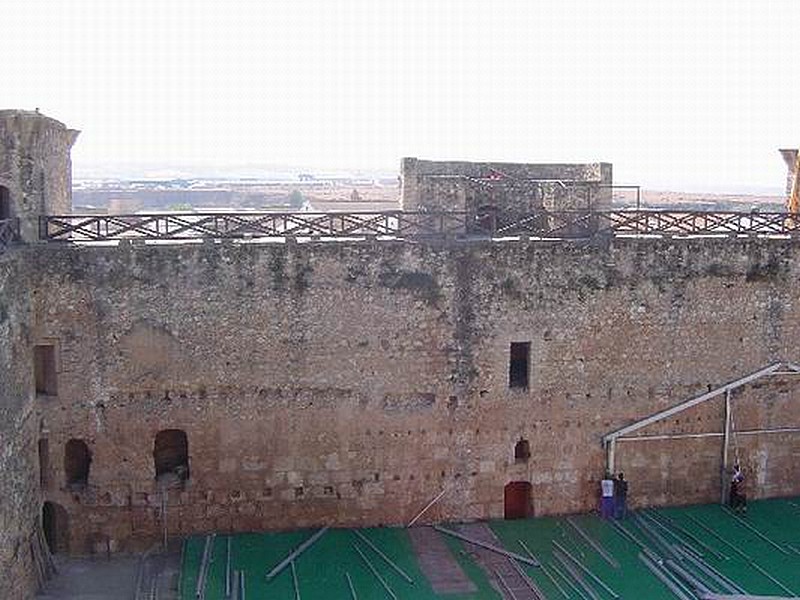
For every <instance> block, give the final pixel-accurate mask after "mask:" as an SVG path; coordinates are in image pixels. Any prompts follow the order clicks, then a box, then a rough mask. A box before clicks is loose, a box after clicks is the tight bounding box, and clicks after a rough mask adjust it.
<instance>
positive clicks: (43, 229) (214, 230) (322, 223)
mask: <svg viewBox="0 0 800 600" xmlns="http://www.w3.org/2000/svg"><path fill="white" fill-rule="evenodd" d="M17 233H18V226H17ZM39 234H40V238H41V239H42V240H46V241H52V242H57V241H72V242H105V241H114V240H136V239H144V240H197V239H201V238H215V239H248V238H365V237H367V238H372V237H376V238H382V237H383V238H385V237H390V238H402V239H417V238H423V239H424V238H454V237H458V238H486V237H489V238H503V237H518V236H528V237H530V238H540V239H548V240H549V239H555V240H559V239H581V238H591V237H595V236H617V237H631V236H634V237H697V236H703V237H726V236H743V235H744V236H791V237H798V236H800V218H798V217H797V216H796V215H790V214H788V213H778V212H733V211H724V212H709V211H680V212H677V211H669V210H647V209H641V210H602V211H588V210H584V211H579V210H578V211H547V210H539V211H535V212H531V213H526V214H521V215H520V214H516V215H515V214H507V213H498V212H492V213H484V214H472V213H467V212H461V211H454V212H439V213H434V212H403V211H383V212H331V213H304V212H292V213H241V212H238V213H237V212H231V213H161V214H138V215H57V216H43V217H41V218H40V223H39Z"/></svg>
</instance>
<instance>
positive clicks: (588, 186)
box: [400, 158, 613, 216]
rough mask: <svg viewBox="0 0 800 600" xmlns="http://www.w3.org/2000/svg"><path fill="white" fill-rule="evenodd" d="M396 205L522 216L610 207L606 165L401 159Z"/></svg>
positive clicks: (610, 180)
mask: <svg viewBox="0 0 800 600" xmlns="http://www.w3.org/2000/svg"><path fill="white" fill-rule="evenodd" d="M400 170H401V192H400V195H401V206H402V207H403V210H407V211H417V210H422V211H432V212H438V211H464V210H465V211H467V212H470V213H472V214H475V213H481V212H483V211H484V210H486V208H487V207H494V208H495V209H497V210H500V211H502V212H503V213H505V214H506V215H517V216H522V215H525V214H527V213H529V212H532V211H535V210H541V209H547V210H558V211H560V210H586V209H588V208H593V209H602V208H609V207H610V206H611V185H612V183H613V174H612V166H611V164H610V163H585V164H575V163H571V164H570V163H567V164H529V163H497V162H466V161H431V160H420V159H418V158H404V159H403V161H402V164H401V166H400Z"/></svg>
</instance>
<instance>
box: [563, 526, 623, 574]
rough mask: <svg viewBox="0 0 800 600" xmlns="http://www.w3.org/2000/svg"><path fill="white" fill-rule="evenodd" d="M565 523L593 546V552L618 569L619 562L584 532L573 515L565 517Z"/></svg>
mask: <svg viewBox="0 0 800 600" xmlns="http://www.w3.org/2000/svg"><path fill="white" fill-rule="evenodd" d="M567 523H569V525H570V526H571V527H572V528H573V529H574V530H575V531H576V532H577V534H578V535H579V536H581V537H582V538H583V539H584V541H585V542H586V543H587V544H589V545H590V546H591V547H592V548H594V550H595V552H597V553H598V554H599V555H600V556H602V557H603V560H605V561H606V562H607V563H608V564H609V565H611V566H612V567H614V568H615V569H619V563H618V562H617V561H616V559H615V558H614V557H613V556H611V554H610V553H609V552H608V551H606V549H605V548H603V546H601V545H600V543H599V542H597V541H595V540H594V539H593V538H592V537H591V536H590V535H589V534H588V533H586V531H585V530H584V529H583V528H582V527H581V526H580V525H579V524H578V523H577V522H576V521H575V519H574V518H573V517H567Z"/></svg>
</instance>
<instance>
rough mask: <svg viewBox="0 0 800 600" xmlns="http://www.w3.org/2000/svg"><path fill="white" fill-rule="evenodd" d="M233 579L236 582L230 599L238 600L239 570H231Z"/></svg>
mask: <svg viewBox="0 0 800 600" xmlns="http://www.w3.org/2000/svg"><path fill="white" fill-rule="evenodd" d="M233 580H234V581H235V582H236V583H235V584H234V586H233V590H232V594H231V600H239V571H234V572H233Z"/></svg>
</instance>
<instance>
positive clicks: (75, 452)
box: [64, 439, 92, 488]
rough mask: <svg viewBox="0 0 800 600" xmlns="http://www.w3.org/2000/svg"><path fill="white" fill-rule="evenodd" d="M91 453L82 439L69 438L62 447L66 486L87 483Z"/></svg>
mask: <svg viewBox="0 0 800 600" xmlns="http://www.w3.org/2000/svg"><path fill="white" fill-rule="evenodd" d="M91 464H92V453H91V452H89V446H87V445H86V442H84V441H83V440H75V439H73V440H70V441H68V442H67V445H66V446H65V448H64V473H65V475H66V476H67V487H70V488H81V487H85V486H86V485H87V484H88V483H89V466H90V465H91Z"/></svg>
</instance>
